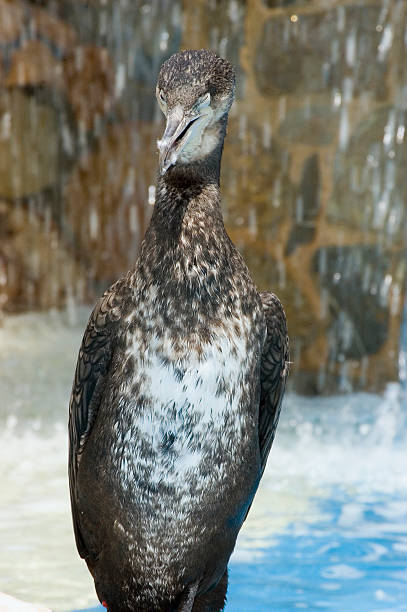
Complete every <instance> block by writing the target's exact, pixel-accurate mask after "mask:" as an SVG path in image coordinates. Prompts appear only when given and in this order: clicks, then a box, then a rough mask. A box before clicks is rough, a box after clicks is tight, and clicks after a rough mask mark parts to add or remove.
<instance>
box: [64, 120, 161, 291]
mask: <svg viewBox="0 0 407 612" xmlns="http://www.w3.org/2000/svg"><path fill="white" fill-rule="evenodd" d="M158 129H160V128H158ZM157 137H158V132H157V125H154V124H131V123H125V124H120V125H113V126H110V127H109V128H108V129H107V131H106V133H105V135H104V136H103V137H102V138H101V140H100V142H99V146H98V147H97V149H96V150H95V151H94V152H92V153H90V154H89V155H88V156H87V157H85V158H84V159H82V160H81V162H80V163H79V164H78V165H77V166H76V167H75V169H74V170H73V172H72V175H71V177H70V178H69V180H68V181H67V184H66V188H65V191H64V196H65V202H66V204H65V206H66V211H67V219H66V222H67V223H68V224H69V227H70V228H71V232H72V234H73V236H74V241H75V246H76V249H77V252H78V254H79V257H80V259H81V261H83V262H85V265H86V266H87V267H88V269H89V275H90V277H91V278H93V279H95V280H97V281H100V282H101V283H102V284H103V285H104V286H106V284H108V283H109V282H112V281H113V280H115V279H116V278H117V277H118V276H120V275H121V274H123V273H124V272H126V271H127V270H128V268H129V267H131V265H132V264H133V263H134V262H135V260H136V257H137V253H138V249H139V245H140V241H141V239H142V237H143V235H144V231H145V227H146V223H147V220H148V217H149V215H150V211H151V207H150V206H149V204H148V194H149V186H150V185H154V184H155V172H156V162H157V156H156V153H155V147H156V145H155V143H156V140H157Z"/></svg>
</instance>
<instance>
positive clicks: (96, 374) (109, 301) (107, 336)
mask: <svg viewBox="0 0 407 612" xmlns="http://www.w3.org/2000/svg"><path fill="white" fill-rule="evenodd" d="M119 289H120V287H119V283H116V284H115V285H113V286H112V287H111V288H110V289H108V290H107V291H106V292H105V293H104V295H103V296H102V297H101V298H100V299H99V300H98V302H97V303H96V306H95V308H94V309H93V311H92V314H91V315H90V318H89V322H88V325H87V327H86V330H85V333H84V336H83V340H82V344H81V348H80V350H79V356H78V362H77V364H76V371H75V378H74V381H73V386H72V393H71V399H70V402H69V460H68V467H69V470H68V471H69V489H70V495H71V506H72V518H73V525H74V531H75V539H76V545H77V548H78V551H79V554H80V555H81V556H82V557H86V556H87V550H86V547H85V544H84V541H83V538H82V536H81V533H80V528H79V521H78V514H77V502H76V500H77V473H78V466H79V463H80V460H81V453H82V451H83V449H84V447H85V445H86V441H87V440H88V438H89V435H90V432H91V430H92V426H93V424H94V422H95V419H96V416H97V412H98V409H99V405H100V401H101V398H102V395H103V391H104V386H105V381H106V374H107V372H108V369H109V365H110V362H111V358H112V354H113V350H114V337H115V334H114V330H115V328H116V327H117V325H118V323H119V321H120V319H121V317H122V301H123V297H122V294H121V292H120V290H119Z"/></svg>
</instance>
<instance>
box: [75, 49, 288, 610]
mask: <svg viewBox="0 0 407 612" xmlns="http://www.w3.org/2000/svg"><path fill="white" fill-rule="evenodd" d="M234 92H235V74H234V70H233V67H232V65H231V64H230V63H229V62H228V61H227V60H226V59H223V58H221V57H220V56H218V55H217V54H216V53H215V52H214V51H212V50H207V49H200V50H186V51H180V52H178V53H176V54H174V55H172V56H171V57H170V58H169V59H168V60H166V61H165V62H164V63H163V65H162V66H161V69H160V72H159V75H158V81H157V88H156V97H157V101H158V104H159V106H160V108H161V110H162V111H163V113H164V115H165V118H166V126H165V131H164V134H163V136H162V138H161V140H159V141H158V143H157V144H158V151H159V159H158V166H159V168H158V172H157V183H156V200H155V205H154V209H153V212H152V215H151V220H150V223H149V226H148V228H147V230H146V233H145V237H144V240H143V241H142V244H141V247H140V253H139V256H138V259H137V261H136V262H135V264H134V266H133V267H132V268H131V270H129V271H128V272H127V273H125V274H124V276H123V277H122V278H121V279H119V280H118V281H117V282H115V283H114V284H113V285H112V286H111V287H110V288H108V289H107V290H106V291H105V293H104V294H103V295H102V297H100V298H99V300H98V301H97V303H96V305H95V307H94V309H93V311H92V313H91V315H90V318H89V322H88V324H87V327H86V330H85V333H84V336H83V340H82V344H81V347H80V350H79V356H78V361H77V365H76V371H75V376H74V381H73V387H72V394H71V399H70V408H69V461H68V462H69V483H70V497H71V509H72V518H73V526H74V532H75V538H76V545H77V548H78V552H79V554H80V556H81V557H82V558H84V559H85V561H86V563H87V565H88V568H89V570H90V572H91V574H92V576H93V578H94V582H95V588H96V592H97V594H98V597H99V599H100V601H101V602H102V603H103V605H104V606H105V607H106V608H107V609H108V610H109V612H134V611H137V612H217V611H221V610H223V609H224V606H225V605H226V592H227V585H228V569H227V566H228V561H229V558H230V556H231V553H232V551H233V549H234V546H235V542H236V538H237V535H238V533H239V530H240V528H241V526H242V524H243V522H244V520H245V518H246V516H247V513H248V511H249V508H250V507H251V504H252V502H253V498H254V496H255V493H256V490H257V488H258V485H259V482H260V478H261V476H262V474H263V472H264V469H265V466H266V461H267V457H268V454H269V451H270V448H271V445H272V442H273V438H274V434H275V431H276V427H277V422H278V419H279V414H280V410H281V403H282V398H283V394H284V390H285V384H286V378H287V374H288V367H289V366H288V364H289V345H288V336H287V323H286V317H285V314H284V310H283V307H282V305H281V302H280V301H279V299H278V298H277V297H276V295H274V294H273V293H271V292H262V293H259V292H258V290H257V288H256V286H255V284H254V282H253V281H252V279H251V276H250V273H249V271H248V269H247V267H246V264H245V263H244V260H243V258H242V256H241V254H240V253H239V252H238V250H237V249H236V247H235V246H234V244H233V243H232V241H231V239H230V238H229V236H228V234H227V232H226V229H225V226H224V223H223V217H222V212H221V201H220V164H221V156H222V150H223V143H224V139H225V135H226V126H227V120H228V113H229V109H230V107H231V105H232V102H233V98H234Z"/></svg>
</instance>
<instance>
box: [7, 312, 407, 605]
mask: <svg viewBox="0 0 407 612" xmlns="http://www.w3.org/2000/svg"><path fill="white" fill-rule="evenodd" d="M86 315H87V313H86V312H85V313H83V316H82V315H81V316H80V317H79V319H78V321H77V323H75V324H73V323H72V321H71V323H70V325H68V324H67V322H66V321H62V320H61V319H60V317H57V316H55V315H53V314H52V313H51V314H46V315H38V314H37V315H34V314H30V315H24V316H20V317H10V318H9V319H7V320H6V322H5V324H4V326H3V328H2V329H0V397H1V398H2V401H1V406H0V419H1V433H0V466H1V467H0V487H1V491H2V496H1V499H0V541H1V547H0V576H1V578H0V590H3V591H5V592H7V593H9V594H11V595H14V596H16V597H19V598H21V599H25V600H30V601H36V602H39V603H42V604H43V605H47V606H48V607H50V608H52V609H53V610H55V611H56V612H58V611H63V610H65V611H66V610H84V609H86V608H91V607H92V606H96V605H97V599H96V596H95V592H94V588H93V585H92V581H91V578H90V576H89V574H88V572H87V569H86V567H85V564H84V562H83V561H82V560H81V559H79V557H78V555H77V553H76V550H75V546H74V541H73V534H72V528H71V521H70V512H69V499H68V487H67V475H66V454H67V439H66V438H67V436H66V421H67V398H68V396H69V391H70V385H71V380H72V375H73V369H74V362H75V359H76V353H77V348H78V346H79V343H80V339H81V335H82V331H83V326H84V320H85V318H86ZM406 412H407V411H406V396H405V392H404V390H403V388H402V386H401V385H399V384H390V385H389V386H388V387H387V389H386V391H385V393H384V394H383V395H381V396H379V395H373V394H367V393H354V394H348V395H342V396H335V397H329V398H304V397H300V396H296V395H288V396H287V398H286V402H285V405H284V410H283V413H282V416H281V422H280V426H279V430H278V434H277V437H276V441H275V444H274V446H273V449H272V452H271V455H270V460H269V463H268V467H267V470H266V473H265V476H264V478H263V481H262V484H261V487H260V489H259V491H258V494H257V496H256V500H255V503H254V504H253V507H252V510H251V512H250V515H249V518H248V520H247V521H246V523H245V525H244V527H243V529H242V532H241V534H240V536H239V539H238V543H237V546H236V550H235V552H234V554H233V556H232V558H231V562H230V581H229V591H228V605H227V608H226V610H230V611H231V612H232V611H233V612H256V611H260V610H262V611H264V610H294V609H297V608H306V609H310V610H313V609H315V610H325V609H326V610H338V611H339V610H341V611H342V612H344V611H345V610H346V611H353V610H355V611H357V612H375V611H376V610H377V611H379V610H380V611H384V610H392V611H394V610H395V611H401V610H407V452H406V438H407V435H406V432H407V427H406Z"/></svg>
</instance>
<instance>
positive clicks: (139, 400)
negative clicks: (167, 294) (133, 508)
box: [113, 320, 260, 508]
mask: <svg viewBox="0 0 407 612" xmlns="http://www.w3.org/2000/svg"><path fill="white" fill-rule="evenodd" d="M256 341H257V339H256V338H255V337H254V334H253V333H252V330H251V327H250V321H249V320H241V321H240V322H239V326H237V325H236V323H234V324H231V325H230V326H229V327H228V326H227V325H222V326H220V327H219V328H218V329H216V330H215V329H212V333H211V338H210V340H209V341H207V342H204V343H203V342H198V341H197V339H196V338H195V337H194V334H193V333H191V334H189V335H188V334H185V336H184V337H183V338H182V339H178V340H177V341H176V342H175V343H174V338H173V336H172V335H171V334H166V333H163V334H161V335H157V334H152V335H151V337H150V338H149V341H148V344H147V345H146V343H145V338H144V339H143V340H141V338H140V336H139V334H137V333H136V334H133V336H132V337H131V338H129V339H128V343H127V350H126V352H125V354H124V356H123V363H124V364H125V363H126V362H127V361H128V360H131V363H132V375H131V377H128V378H127V381H126V382H125V383H123V384H122V392H121V395H120V398H119V401H118V410H117V412H116V422H115V424H114V427H115V429H116V436H114V440H115V449H114V452H113V456H115V457H117V458H118V465H117V469H118V470H119V472H120V473H121V474H122V479H121V480H122V484H123V486H124V487H127V489H128V492H131V491H133V492H134V495H136V496H138V499H140V497H141V498H142V497H143V495H144V494H145V496H146V499H147V498H149V496H150V495H151V493H152V492H154V491H156V490H161V495H160V500H161V501H162V500H163V495H162V493H163V491H162V489H163V486H164V485H165V489H166V491H168V492H171V495H172V497H173V498H174V499H177V500H178V504H179V507H180V508H181V506H188V505H189V504H190V503H191V501H192V498H193V499H194V503H196V502H197V498H199V497H200V496H204V495H207V494H208V491H210V490H211V489H218V490H219V487H220V488H221V489H222V488H225V487H226V488H227V482H230V479H232V480H233V478H234V473H235V472H236V471H237V470H238V465H239V464H240V463H241V462H242V461H244V457H245V456H246V454H247V453H248V452H249V453H251V454H252V456H253V455H254V454H255V453H254V449H255V444H257V438H256V436H257V430H256V428H257V414H256V409H255V406H254V399H255V395H256V393H257V387H258V369H259V354H260V349H259V346H256ZM180 345H181V346H180ZM182 347H183V348H182ZM164 497H165V496H164Z"/></svg>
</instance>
